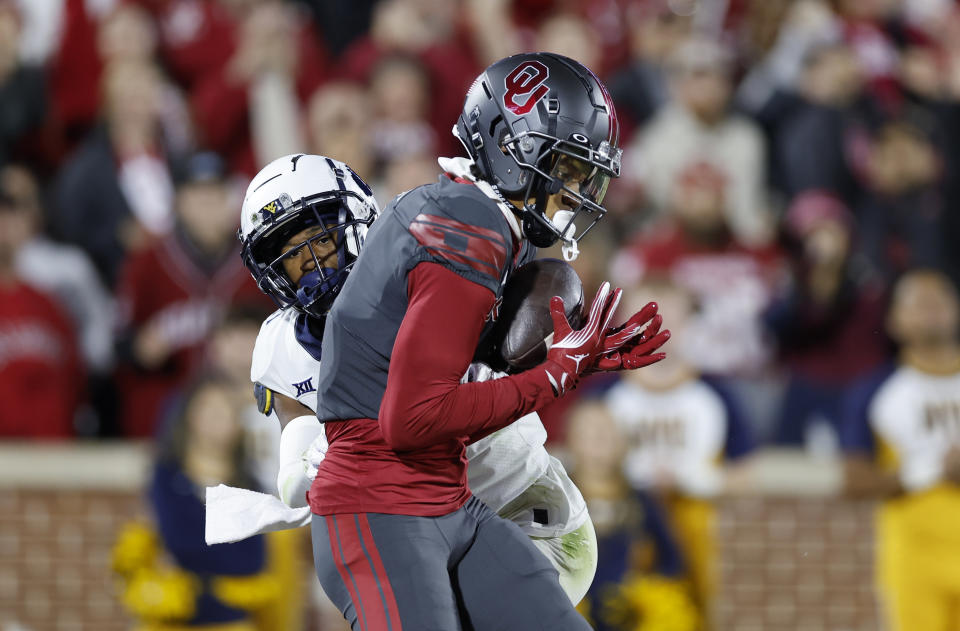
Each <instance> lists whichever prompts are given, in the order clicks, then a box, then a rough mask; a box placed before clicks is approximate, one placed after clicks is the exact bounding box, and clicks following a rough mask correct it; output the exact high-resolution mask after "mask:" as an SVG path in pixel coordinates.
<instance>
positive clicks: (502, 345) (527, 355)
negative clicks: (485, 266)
mask: <svg viewBox="0 0 960 631" xmlns="http://www.w3.org/2000/svg"><path fill="white" fill-rule="evenodd" d="M554 296H560V297H561V298H562V299H563V304H564V312H565V314H566V316H567V320H568V321H569V322H570V324H571V326H573V327H574V328H579V327H580V325H581V324H582V322H583V285H582V284H581V282H580V277H579V276H577V273H576V272H575V271H574V270H573V268H572V267H570V265H568V264H567V263H565V262H564V261H561V260H559V259H537V260H534V261H531V262H529V263H527V264H526V265H524V266H522V267H520V268H519V269H518V270H517V271H516V272H514V274H513V276H511V277H510V280H509V281H508V282H507V286H506V287H505V288H504V291H503V301H502V303H501V305H500V315H499V317H498V318H497V322H496V324H495V325H494V326H493V328H492V329H491V330H490V333H489V334H488V335H487V336H486V339H485V340H484V341H483V347H482V349H481V351H480V352H479V353H478V357H477V359H479V360H481V361H484V362H485V363H487V364H489V365H490V367H491V368H493V369H495V370H503V371H506V372H512V373H516V372H521V371H524V370H528V369H530V368H533V367H534V366H536V365H538V364H540V363H542V362H543V361H544V360H545V359H546V358H547V349H548V348H549V345H550V344H551V343H552V341H553V319H552V318H551V316H550V299H551V298H553V297H554Z"/></svg>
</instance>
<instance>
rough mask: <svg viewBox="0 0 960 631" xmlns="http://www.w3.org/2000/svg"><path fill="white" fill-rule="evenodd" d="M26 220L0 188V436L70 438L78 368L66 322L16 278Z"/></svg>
mask: <svg viewBox="0 0 960 631" xmlns="http://www.w3.org/2000/svg"><path fill="white" fill-rule="evenodd" d="M30 222H31V218H30V217H29V215H28V213H27V212H25V211H24V209H23V208H21V207H20V206H19V205H18V204H17V203H16V201H15V200H14V199H13V198H12V197H11V196H10V195H9V194H7V193H6V192H5V191H3V190H2V189H0V400H2V401H3V402H4V403H3V406H0V437H3V438H66V437H69V436H71V435H72V434H73V417H74V413H75V411H76V409H77V404H78V402H79V398H80V393H81V389H82V384H83V383H84V375H83V369H82V367H81V364H80V361H79V359H78V357H77V350H76V339H75V334H74V330H73V327H72V325H71V324H70V321H69V320H68V319H67V318H66V316H64V314H63V313H62V312H61V310H60V308H59V307H58V306H57V304H56V303H55V302H54V300H53V299H52V298H50V297H48V296H47V295H45V294H43V293H40V292H39V291H37V290H35V289H31V288H30V287H29V286H27V285H26V284H25V283H23V282H22V281H21V280H20V279H19V278H18V277H17V274H16V257H17V252H18V251H19V250H20V248H21V247H22V245H23V244H24V243H25V242H26V241H27V239H28V238H29V236H30Z"/></svg>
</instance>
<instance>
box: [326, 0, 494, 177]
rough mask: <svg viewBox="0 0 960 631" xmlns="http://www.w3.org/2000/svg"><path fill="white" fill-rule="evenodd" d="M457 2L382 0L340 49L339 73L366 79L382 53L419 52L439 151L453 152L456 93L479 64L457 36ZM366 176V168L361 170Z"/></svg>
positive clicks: (458, 101)
mask: <svg viewBox="0 0 960 631" xmlns="http://www.w3.org/2000/svg"><path fill="white" fill-rule="evenodd" d="M457 17H458V13H457V3H454V2H439V3H437V2H431V3H427V2H417V1H416V0H385V1H384V2H380V3H379V4H378V5H377V6H376V7H375V8H374V13H373V24H372V25H371V28H370V33H369V34H368V35H367V36H366V37H364V38H362V39H359V40H357V41H355V42H354V43H353V44H352V45H351V46H350V47H349V48H348V49H347V50H346V52H345V53H344V54H343V57H342V64H339V65H340V66H341V67H342V68H343V74H344V75H345V76H346V77H348V78H351V79H355V80H358V81H367V80H368V79H369V78H370V77H371V75H372V72H373V70H374V68H375V67H376V66H377V63H378V62H379V61H380V60H381V59H383V58H384V57H385V56H389V55H393V54H401V55H409V56H413V57H416V58H418V59H419V60H420V61H421V62H422V63H423V65H424V67H425V68H426V70H427V73H428V76H429V79H430V98H429V108H430V109H429V119H428V120H429V122H430V124H431V126H432V127H433V130H434V134H435V135H436V139H437V142H438V145H437V152H438V153H439V154H440V155H451V154H456V153H457V152H458V151H459V150H460V147H459V143H458V142H457V141H456V139H455V138H453V136H452V135H451V134H450V126H451V124H452V121H455V120H456V119H457V116H458V115H459V114H460V110H461V106H462V105H463V102H462V101H463V100H462V99H461V98H460V95H462V94H464V93H465V92H466V91H467V88H469V87H470V82H471V81H472V77H475V76H477V74H478V73H479V72H480V70H481V69H482V68H481V67H480V65H479V64H478V62H477V60H476V56H475V54H474V50H473V48H472V47H471V43H470V41H469V38H467V37H458V35H460V33H459V32H458V29H457V26H458V24H457ZM362 175H364V176H366V174H362Z"/></svg>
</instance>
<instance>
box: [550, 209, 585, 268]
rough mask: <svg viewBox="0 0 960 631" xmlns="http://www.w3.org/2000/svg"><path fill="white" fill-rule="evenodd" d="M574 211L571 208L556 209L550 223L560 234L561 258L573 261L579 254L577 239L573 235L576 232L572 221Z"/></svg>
mask: <svg viewBox="0 0 960 631" xmlns="http://www.w3.org/2000/svg"><path fill="white" fill-rule="evenodd" d="M574 214H575V213H574V212H573V211H572V210H558V211H557V212H555V213H554V214H553V218H552V219H551V220H550V223H552V224H553V227H554V228H556V229H557V232H559V233H560V234H561V236H560V240H561V241H562V242H563V245H562V246H561V247H560V250H561V251H562V252H563V260H565V261H568V262H569V261H575V260H576V259H577V257H578V256H580V248H579V247H577V240H576V239H574V235H575V234H576V233H577V227H576V226H575V225H574V223H573V216H574Z"/></svg>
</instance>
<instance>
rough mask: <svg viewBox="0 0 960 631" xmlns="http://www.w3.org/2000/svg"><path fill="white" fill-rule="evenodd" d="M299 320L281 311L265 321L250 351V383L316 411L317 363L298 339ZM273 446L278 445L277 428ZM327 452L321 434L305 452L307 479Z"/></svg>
mask: <svg viewBox="0 0 960 631" xmlns="http://www.w3.org/2000/svg"><path fill="white" fill-rule="evenodd" d="M299 317H301V316H300V314H299V313H298V312H297V311H295V310H293V309H283V310H279V311H275V312H274V313H272V314H271V315H270V317H268V318H267V319H266V320H264V322H263V324H262V325H261V327H260V333H259V334H258V335H257V341H256V344H255V345H254V348H253V363H252V365H251V368H250V380H251V381H252V382H254V383H260V384H262V385H264V386H266V387H267V388H269V389H270V390H272V391H273V392H275V393H278V394H282V395H284V396H287V397H290V398H291V399H294V400H296V401H299V402H300V403H302V404H303V405H305V406H307V407H308V408H310V409H311V410H313V411H314V412H315V411H316V410H317V389H316V387H315V385H314V383H315V382H316V379H317V373H318V372H319V369H320V360H319V359H317V358H315V357H314V356H313V355H311V354H310V352H309V351H307V350H306V348H304V345H303V344H301V342H300V341H299V340H298V339H297V319H298V318H299ZM273 414H275V412H274V413H273ZM278 427H279V425H278ZM276 443H277V444H278V445H279V429H278V431H277V438H276ZM326 451H327V438H326V434H325V432H320V434H319V435H318V436H317V438H316V440H314V442H313V444H312V445H311V447H310V449H309V450H308V456H307V458H308V461H309V468H308V477H309V478H311V479H312V478H314V477H315V476H316V475H317V467H318V466H319V465H320V463H321V462H322V461H323V458H324V455H325V454H326ZM274 458H276V456H274ZM274 477H275V476H274Z"/></svg>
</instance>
